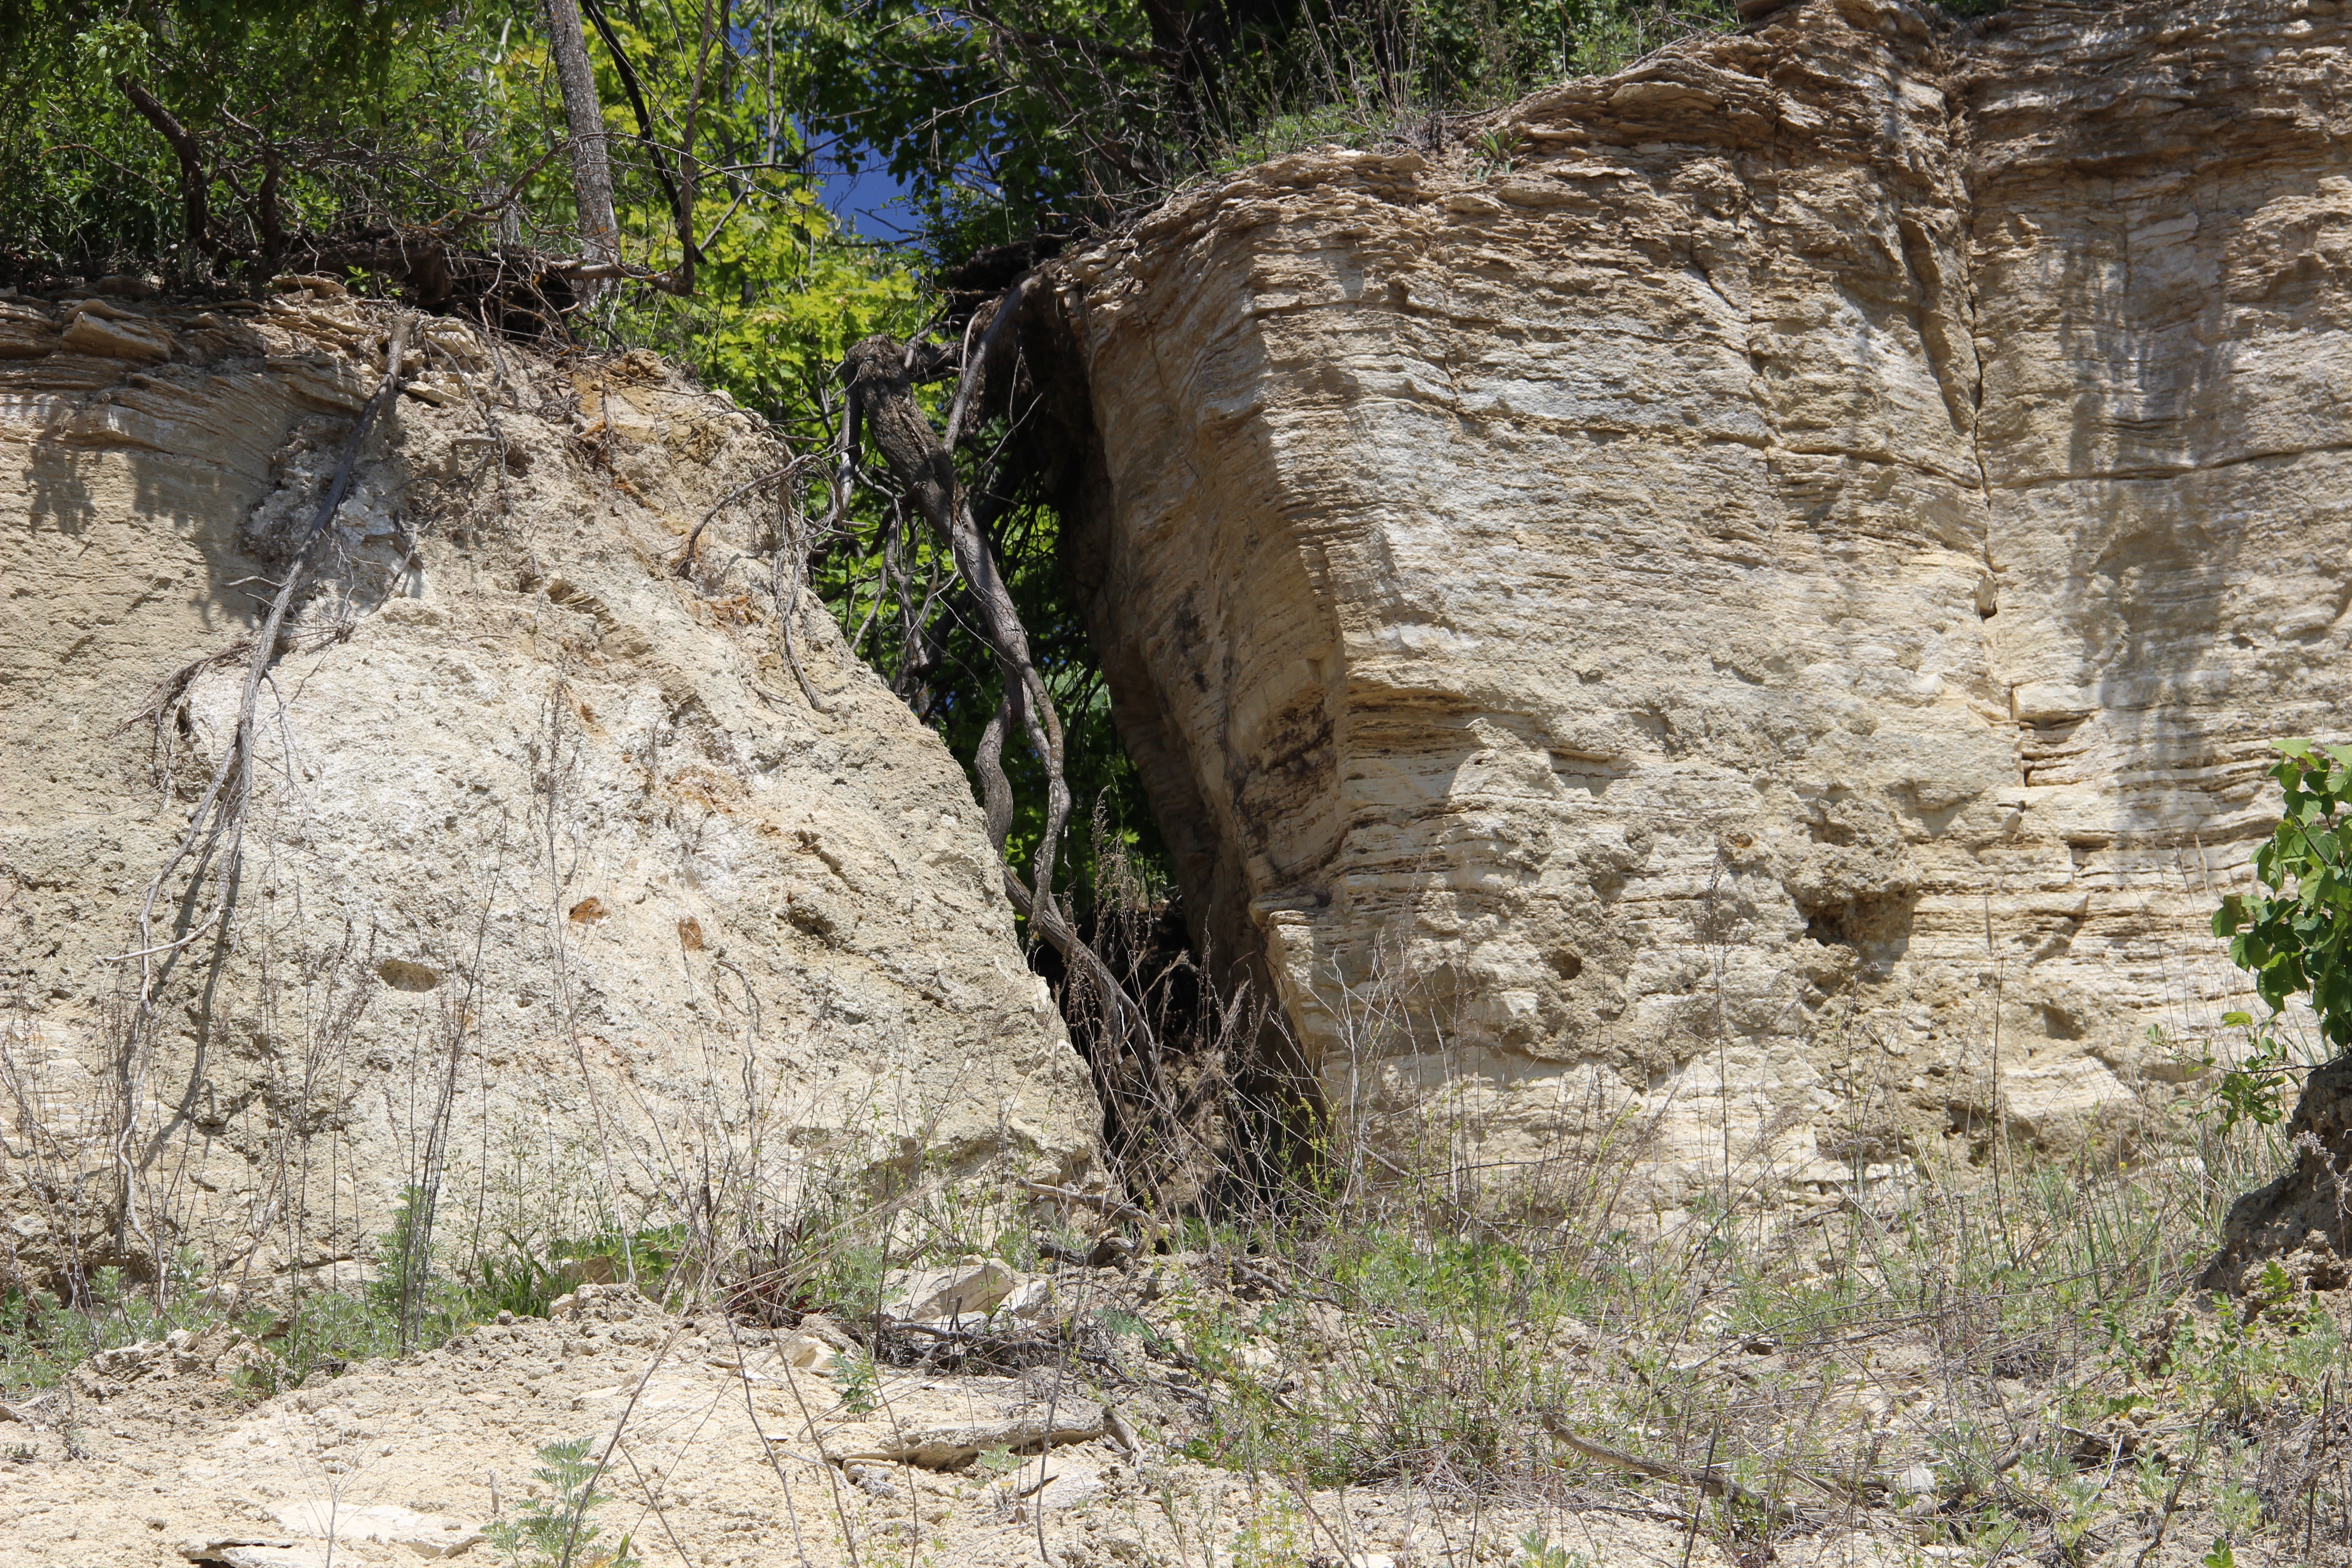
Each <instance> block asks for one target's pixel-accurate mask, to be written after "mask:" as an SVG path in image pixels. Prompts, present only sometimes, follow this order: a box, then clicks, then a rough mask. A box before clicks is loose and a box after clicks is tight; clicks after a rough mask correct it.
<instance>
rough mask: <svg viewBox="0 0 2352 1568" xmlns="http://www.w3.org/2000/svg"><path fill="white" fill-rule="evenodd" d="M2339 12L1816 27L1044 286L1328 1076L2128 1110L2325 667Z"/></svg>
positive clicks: (1658, 1112) (1219, 815) (2333, 551)
mask: <svg viewBox="0 0 2352 1568" xmlns="http://www.w3.org/2000/svg"><path fill="white" fill-rule="evenodd" d="M1751 9H1752V8H1751ZM2347 44H2352V17H2347V12H2346V10H2345V8H2344V7H2342V6H2340V5H2335V4H2330V3H2324V0H2234V3H2231V0H2222V3H2217V4H2213V5H2199V6H2195V7H2183V6H2179V5H2163V4H2154V3H2147V4H2133V5H2121V6H2110V5H2105V4H2067V3H2063V0H2025V3H2023V4H2020V5H2016V6H2014V7H2012V8H2011V9H2010V10H2009V11H2007V12H2005V13H2003V14H2001V15H2000V16H1995V17H1992V18H1990V19H1989V20H1987V21H1985V22H1983V23H1981V24H1979V25H1978V26H1974V27H1971V28H1960V29H1955V28H1954V27H1953V26H1952V25H1951V24H1950V23H1948V22H1946V21H1941V20H1937V19H1933V18H1931V17H1930V16H1928V15H1927V13H1925V12H1923V11H1920V10H1916V9H1913V8H1910V7H1908V6H1906V5H1899V4H1889V3H1885V0H1805V3H1803V4H1801V5H1791V6H1788V7H1785V8H1782V9H1780V10H1778V11H1776V12H1774V13H1773V14H1772V15H1770V16H1769V17H1767V18H1766V19H1765V20H1763V21H1762V22H1761V23H1760V24H1759V25H1758V26H1754V27H1751V28H1750V29H1749V30H1748V32H1747V33H1745V34H1743V35H1741V36H1738V37H1720V38H1713V39H1706V40H1701V41H1696V42H1693V43H1691V44H1687V45H1685V46H1681V47H1675V48H1673V49H1670V50H1667V51H1665V52H1664V53H1663V54H1662V55H1659V56H1656V57H1654V58H1651V59H1649V60H1647V61H1645V62H1643V64H1642V65H1640V66H1639V67H1637V68H1633V69H1632V70H1630V71H1628V72H1627V73H1625V74H1623V75H1622V76H1619V77H1615V78H1612V79H1606V80H1591V81H1581V82H1577V83H1573V84H1570V85H1568V86H1564V87H1561V88H1559V89H1553V90H1550V91H1547V92H1545V93H1542V94H1540V95H1538V96H1537V97H1535V98H1532V99H1529V100H1526V101H1524V102H1522V103H1520V104H1518V105H1517V107H1516V108H1515V109H1513V110H1510V111H1508V113H1507V115H1505V116H1503V117H1501V118H1500V119H1499V120H1498V121H1497V124H1500V125H1507V127H1508V128H1509V130H1510V131H1511V132H1513V133H1514V134H1515V136H1516V141H1515V142H1514V143H1513V144H1512V147H1511V151H1510V153H1509V155H1508V158H1507V161H1501V162H1496V163H1486V164H1482V163H1477V162H1475V161H1473V160H1472V159H1471V158H1470V156H1469V155H1468V154H1466V153H1460V152H1456V153H1450V154H1445V155H1442V156H1438V155H1433V156H1431V157H1423V156H1421V155H1418V154H1414V153H1393V154H1391V153H1344V152H1339V151H1333V150H1325V151H1321V152H1314V153H1301V154H1298V155H1296V156H1292V157H1288V158H1285V159H1282V160H1279V161H1277V162H1275V163H1269V164H1267V165H1265V166H1263V167H1260V168H1257V169H1255V170H1252V171H1250V172H1248V173H1246V174H1242V175H1239V176H1236V177H1234V178H1232V179H1229V180H1227V181H1225V182H1223V184H1217V185H1214V186H1212V187H1210V188H1207V189H1204V190H1202V191H1200V192H1198V193H1196V194H1193V195H1188V196H1185V197H1183V198H1181V199H1179V200H1177V201H1175V202H1173V203H1171V205H1168V206H1166V207H1165V208H1163V209H1162V210H1160V212H1158V213H1157V214H1155V215H1153V216H1151V217H1150V218H1149V219H1147V220H1145V221H1144V222H1143V223H1142V224H1141V225H1140V226H1138V227H1137V228H1136V229H1134V230H1133V231H1132V232H1131V233H1130V234H1129V235H1128V236H1127V237H1124V238H1123V239H1122V240H1120V241H1119V242H1118V243H1116V244H1113V245H1111V246H1109V247H1106V248H1103V249H1098V250H1097V251H1094V252H1092V253H1090V254H1088V255H1086V256H1084V257H1081V258H1076V259H1075V260H1074V261H1073V262H1072V263H1070V264H1069V265H1068V267H1067V268H1066V273H1065V277H1064V284H1063V289H1064V303H1065V306H1066V310H1067V312H1068V314H1069V317H1070V319H1071V320H1072V321H1073V322H1074V323H1075V327H1076V334H1077V337H1078V341H1079V342H1080V344H1081V347H1082V349H1083V352H1084V354H1085V357H1086V360H1087V367H1088V374H1089V378H1090V382H1091V390H1092V395H1093V398H1094V402H1095V407H1096V411H1097V425H1098V429H1099V436H1100V441H1101V457H1102V474H1101V479H1100V483H1099V486H1098V496H1099V504H1098V507H1097V516H1096V518H1095V520H1094V521H1093V524H1092V533H1091V539H1090V548H1091V552H1092V557H1093V558H1092V560H1091V561H1090V562H1089V563H1088V565H1089V570H1091V571H1092V572H1093V573H1094V580H1095V581H1096V582H1097V583H1098V584H1099V588H1098V590H1097V599H1096V603H1095V605H1094V616H1095V624H1096V626H1097V632H1098V635H1100V636H1101V637H1102V638H1103V639H1104V641H1105V643H1106V646H1107V648H1108V664H1109V669H1110V674H1111V677H1112V680H1113V691H1114V694H1115V697H1116V700H1117V701H1118V714H1119V719H1120V722H1121V725H1122V728H1123V731H1124V732H1125V733H1126V735H1127V736H1128V738H1129V742H1130V743H1131V748H1132V750H1133V751H1134V752H1136V754H1137V755H1138V757H1139V761H1140V762H1141V763H1142V765H1143V766H1144V768H1145V771H1146V773H1147V777H1148V779H1149V783H1150V788H1151V789H1152V791H1153V793H1154V796H1155V800H1156V802H1157V803H1158V805H1159V808H1160V813H1161V816H1162V817H1163V819H1164V820H1166V821H1167V822H1169V823H1171V824H1173V825H1174V826H1173V827H1172V828H1171V840H1172V841H1173V842H1175V843H1176V845H1177V847H1178V850H1179V855H1180V859H1181V876H1182V878H1183V882H1184V887H1185V890H1186V894H1187V898H1188V902H1189V903H1190V905H1191V906H1192V909H1193V910H1195V911H1196V918H1197V919H1199V920H1201V921H1202V923H1203V925H1204V927H1205V928H1206V930H1207V931H1209V933H1210V934H1212V935H1213V937H1215V938H1216V939H1217V940H1218V941H1219V942H1221V943H1222V944H1223V946H1224V947H1225V948H1226V950H1227V951H1229V952H1239V953H1240V954H1241V955H1243V956H1251V955H1255V956H1256V957H1257V958H1258V959H1259V960H1260V961H1261V962H1262V964H1263V971H1262V972H1263V973H1265V974H1267V975H1269V976H1270V977H1271V981H1272V984H1274V985H1275V986H1276V989H1277V991H1278V993H1279V994H1280V997H1281V1000H1282V1003H1283V1005H1284V1007H1285V1009H1286V1013H1287V1016H1288V1019H1289V1022H1290V1024H1291V1026H1292V1028H1293V1030H1294V1032H1295V1034H1296V1036H1297V1039H1298V1041H1299V1042H1300V1047H1301V1049H1302V1052H1303V1054H1304V1056H1305V1058H1306V1059H1307V1063H1308V1065H1310V1066H1311V1067H1312V1068H1313V1069H1314V1070H1315V1071H1316V1072H1317V1074H1318V1076H1319V1078H1320V1081H1321V1085H1322V1089H1323V1091H1324V1093H1325V1095H1326V1097H1327V1098H1328V1100H1330V1101H1331V1102H1332V1103H1334V1104H1335V1105H1337V1106H1339V1107H1340V1108H1341V1109H1342V1110H1351V1111H1362V1112H1366V1113H1371V1112H1383V1113H1385V1112H1397V1113H1415V1114H1418V1113H1420V1112H1423V1111H1428V1110H1452V1109H1455V1108H1458V1109H1460V1110H1463V1112H1464V1113H1465V1117H1466V1118H1467V1121H1466V1122H1465V1125H1467V1126H1468V1127H1470V1128H1471V1130H1472V1131H1473V1132H1474V1134H1475V1136H1476V1137H1478V1138H1481V1139H1483V1140H1484V1141H1485V1142H1484V1145H1483V1151H1482V1152H1483V1155H1484V1157H1486V1158H1490V1159H1501V1160H1540V1159H1544V1158H1547V1157H1549V1156H1551V1155H1555V1154H1559V1153H1562V1152H1567V1151H1569V1150H1571V1149H1574V1148H1576V1147H1578V1146H1579V1145H1580V1141H1581V1146H1583V1147H1585V1148H1586V1149H1588V1150H1589V1149H1591V1147H1593V1146H1595V1145H1597V1144H1603V1143H1613V1144H1616V1145H1618V1146H1620V1147H1632V1146H1641V1147H1643V1148H1645V1149H1646V1151H1647V1153H1648V1156H1649V1158H1650V1160H1651V1162H1652V1163H1653V1165H1654V1168H1655V1169H1657V1170H1660V1171H1663V1172H1667V1173H1674V1172H1679V1173H1682V1175H1683V1176H1684V1177H1685V1178H1686V1179H1687V1182H1688V1183H1689V1184H1698V1185H1701V1186H1713V1185H1715V1184H1719V1183H1720V1184H1727V1185H1728V1184H1731V1183H1732V1179H1733V1178H1734V1177H1737V1178H1738V1180H1739V1181H1742V1182H1744V1181H1748V1180H1750V1179H1764V1178H1766V1177H1769V1176H1773V1175H1779V1176H1792V1175H1793V1176H1799V1177H1801V1176H1803V1175H1805V1174H1808V1173H1818V1172H1823V1171H1825V1170H1826V1169H1827V1167H1826V1166H1825V1165H1824V1164H1823V1162H1824V1161H1828V1162H1835V1163H1841V1164H1843V1163H1844V1162H1848V1161H1853V1160H1861V1161H1868V1160H1871V1159H1874V1158H1882V1157H1885V1156H1886V1155H1888V1154H1891V1152H1892V1151H1893V1150H1894V1149H1895V1148H1896V1147H1897V1146H1898V1145H1900V1144H1902V1143H1903V1142H1905V1141H1906V1140H1912V1141H1915V1142H1916V1140H1918V1139H1920V1138H1922V1137H1924V1136H1927V1135H1929V1134H1934V1133H1946V1134H1950V1135H1952V1136H1953V1137H1954V1138H1955V1139H1957V1140H1961V1141H1964V1142H1972V1143H1974V1144H1975V1145H1976V1146H1977V1148H1978V1149H1979V1151H1981V1149H1982V1148H1983V1146H1984V1145H1985V1143H1986V1142H1987V1141H1988V1140H1990V1139H1991V1138H1993V1137H1995V1136H2000V1137H2006V1138H2009V1139H2012V1140H2015V1141H2016V1142H2019V1143H2020V1144H2032V1145H2036V1146H2040V1147H2042V1148H2043V1149H2046V1150H2050V1151H2053V1152H2074V1151H2080V1150H2084V1149H2086V1148H2101V1149H2110V1148H2113V1147H2115V1146H2116V1145H2117V1144H2119V1143H2121V1142H2126V1141H2127V1140H2128V1139H2129V1137H2130V1136H2131V1128H2132V1126H2133V1124H2134V1122H2135V1121H2136V1120H2137V1117H2138V1116H2139V1115H2140V1114H2141V1112H2142V1110H2143V1109H2144V1107H2145V1106H2146V1104H2147V1100H2148V1099H2149V1098H2150V1097H2151V1096H2152V1095H2154V1094H2156V1093H2158V1092H2160V1091H2161V1087H2162V1082H2163V1080H2166V1079H2173V1078H2178V1077H2179V1075H2180V1072H2181V1071H2182V1070H2184V1069H2182V1068H2179V1066H2178V1065H2177V1062H2176V1059H2175V1058H2174V1055H2173V1053H2172V1052H2171V1050H2170V1049H2168V1048H2167V1047H2163V1046H2160V1045H2156V1044H2152V1043H2151V1042H2150V1041H2149V1039H2148V1030H2149V1028H2150V1026H2159V1027H2161V1028H2162V1029H2163V1030H2165V1031H2167V1032H2168V1035H2169V1036H2171V1037H2174V1038H2175V1039H2178V1037H2182V1036H2191V1037H2193V1036H2196V1035H2198V1034H2200V1032H2202V1031H2205V1030H2207V1029H2209V1028H2210V1027H2211V1026H2212V1024H2213V1020H2214V1018H2215V1016H2216V1015H2217V1014H2218V1013H2219V1012H2220V1011H2221V1008H2220V1006H2218V1005H2216V1003H2217V1000H2218V999H2219V998H2220V997H2221V996H2222V995H2223V994H2227V993H2229V992H2231V991H2232V990H2233V989H2234V988H2235V981H2236V976H2235V974H2234V972H2233V971H2231V970H2230V968H2229V966H2228V964H2227V963H2226V960H2225V959H2224V958H2223V957H2222V955H2221V952H2220V949H2219V946H2218V944H2216V943H2215V942H2213V940H2212V939H2211V938H2210V934H2208V931H2207V928H2206V923H2205V922H2206V921H2207V919H2208V917H2209V914H2210V910H2211V908H2212V906H2213V903H2214V900H2215V899H2216V897H2217V896H2218V893H2219V891H2220V890H2221V888H2222V886H2223V885H2224V884H2225V883H2228V882H2230V881H2231V880H2233V879H2236V878H2238V877H2239V876H2240V875H2241V874H2242V873H2241V871H2240V869H2239V868H2240V867H2241V866H2242V862H2243V860H2244V858H2245V850H2246V847H2247V843H2248V840H2249V839H2250V838H2252V837H2255V836H2257V835H2258V834H2260V833H2262V832H2263V831H2265V830H2266V828H2267V816H2266V814H2268V813H2269V812H2270V811H2271V809H2272V808H2271V806H2270V805H2269V799H2270V796H2269V793H2268V792H2269V786H2268V785H2267V784H2265V783H2264V782H2263V780H2261V778H2260V777H2259V771H2260V769H2261V768H2262V767H2263V765H2264V763H2265V760H2266V757H2267V755H2268V753H2267V751H2266V745H2265V742H2267V741H2268V740H2269V739H2270V738H2272V737H2275V736H2280V735H2287V734H2296V733H2305V732H2313V731H2323V732H2324V731H2332V730H2333V729H2334V728H2335V727H2336V726H2337V725H2339V724H2340V718H2339V714H2340V712H2341V705H2342V703H2343V702H2344V700H2345V699H2346V697H2347V688H2352V679H2347V658H2346V653H2347V635H2348V634H2352V625H2347V621H2346V619H2345V614H2344V612H2345V609H2346V604H2347V590H2352V583H2348V582H2347V574H2346V570H2345V566H2344V562H2345V560H2346V551H2347V546H2352V517H2347V509H2346V504H2345V501H2344V500H2343V498H2344V497H2345V496H2346V495H2347V493H2352V490H2347V484H2346V482H2345V481H2346V479H2347V461H2348V460H2347V455H2346V453H2347V447H2352V417H2347V415H2352V405H2348V404H2347V399H2352V334H2347V331H2346V326H2347V321H2352V163H2347V159H2346V157H2345V154H2344V153H2343V148H2344V146H2345V145H2346V143H2345V142H2344V140H2343V138H2344V136H2345V135H2346V133H2347V131H2352V110H2347V109H2346V108H2345V107H2344V105H2345V104H2346V102H2347V101H2352V100H2347V92H2346V89H2347V88H2352V55H2347V52H2346V46H2347ZM1391 1003H1394V1004H1401V1005H1400V1006H1390V1005H1389V1004H1391ZM2190 1054H2191V1055H2193V1054H2195V1053H2194V1052H2193V1051H2192V1052H2191V1053H2190ZM1668 1185H1669V1186H1671V1185H1672V1183H1671V1182H1670V1183H1668Z"/></svg>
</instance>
